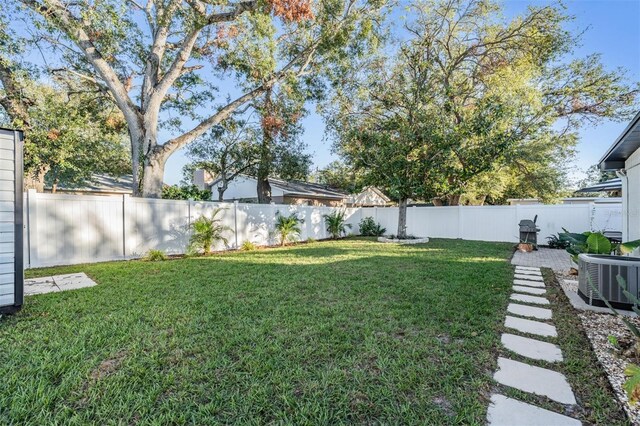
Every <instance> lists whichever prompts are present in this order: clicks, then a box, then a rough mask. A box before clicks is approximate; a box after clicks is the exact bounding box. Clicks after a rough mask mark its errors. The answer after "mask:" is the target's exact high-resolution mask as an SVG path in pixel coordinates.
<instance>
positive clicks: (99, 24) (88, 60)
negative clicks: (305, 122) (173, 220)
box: [11, 0, 384, 197]
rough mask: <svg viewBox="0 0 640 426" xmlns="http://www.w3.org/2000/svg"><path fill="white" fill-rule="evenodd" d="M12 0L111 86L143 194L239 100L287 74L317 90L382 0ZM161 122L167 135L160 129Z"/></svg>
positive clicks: (61, 49) (69, 67) (157, 188)
mask: <svg viewBox="0 0 640 426" xmlns="http://www.w3.org/2000/svg"><path fill="white" fill-rule="evenodd" d="M14 2H17V3H20V4H22V5H24V6H26V7H27V8H28V10H30V11H31V13H30V14H29V18H31V21H32V23H33V25H32V29H33V31H35V32H38V33H39V34H38V35H39V38H38V40H39V41H40V42H41V44H43V45H48V46H44V48H50V49H52V52H57V53H59V55H58V58H59V63H60V67H61V68H63V69H64V72H65V73H67V74H75V75H81V76H82V78H83V79H84V80H85V81H87V82H92V83H93V84H94V85H95V86H96V87H97V88H99V89H100V90H103V91H105V92H107V93H109V94H110V95H111V96H112V97H113V99H114V101H115V103H116V105H117V106H118V108H119V109H120V110H121V112H122V114H123V115H124V117H125V120H126V123H127V125H128V131H129V139H130V142H131V152H132V153H133V155H132V157H131V159H132V164H131V169H132V173H133V176H134V182H136V187H135V188H134V193H135V194H140V195H143V196H150V197H159V196H160V195H161V189H162V178H163V173H164V166H165V163H166V161H167V159H168V158H169V156H170V155H172V154H173V153H174V152H176V151H177V150H178V149H180V148H182V147H184V146H186V145H188V144H190V143H192V142H193V141H195V140H196V139H198V138H199V137H200V136H202V135H203V134H205V133H206V132H207V131H209V130H210V129H211V128H212V127H214V126H216V125H218V124H220V123H221V122H223V121H224V120H226V119H227V118H229V117H230V116H231V114H232V113H233V112H235V111H238V109H239V108H241V107H242V106H244V105H246V104H247V103H249V102H251V101H253V100H256V99H258V98H259V97H261V96H263V95H264V94H265V93H266V92H267V91H270V90H273V89H274V88H275V87H276V86H278V85H279V84H280V83H282V82H286V83H287V84H288V85H289V86H292V85H296V84H300V85H303V86H305V87H309V88H310V90H312V91H319V90H321V88H322V84H321V81H322V80H323V79H326V78H327V76H329V74H328V72H327V71H326V70H327V69H328V68H330V67H331V64H340V63H341V62H344V61H345V60H346V58H347V57H349V56H353V55H358V54H363V53H364V52H363V51H362V48H361V46H362V45H363V44H365V43H367V42H368V40H369V39H370V38H371V37H372V35H373V33H374V31H373V26H372V23H373V22H374V20H376V19H378V17H379V15H380V9H381V7H382V6H383V5H384V2H382V1H381V0H347V1H344V2H343V1H340V2H338V1H335V0H318V1H313V2H311V1H307V0H238V1H230V2H209V1H203V0H188V1H180V0H146V1H141V2H137V1H134V0H11V3H14ZM17 13H20V14H21V15H22V14H23V12H22V11H19V12H17ZM220 76H221V77H223V78H224V79H226V80H225V83H229V84H225V86H227V87H230V88H232V90H230V92H231V93H237V92H238V91H240V93H241V94H240V95H239V96H238V97H235V98H228V93H221V92H220V91H219V90H218V89H217V88H216V87H213V84H212V83H213V81H214V80H213V79H214V78H215V77H220ZM234 82H237V83H238V84H234ZM234 86H235V87H234ZM305 93H306V92H305ZM305 96H306V95H305ZM203 106H204V107H203ZM160 129H163V130H165V133H163V135H164V134H166V135H167V136H166V138H160V136H159V130H160Z"/></svg>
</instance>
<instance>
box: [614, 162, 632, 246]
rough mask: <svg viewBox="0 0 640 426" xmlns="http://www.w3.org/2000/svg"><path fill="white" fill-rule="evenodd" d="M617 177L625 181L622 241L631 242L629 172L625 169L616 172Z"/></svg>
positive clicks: (623, 188)
mask: <svg viewBox="0 0 640 426" xmlns="http://www.w3.org/2000/svg"><path fill="white" fill-rule="evenodd" d="M616 176H618V177H619V178H620V179H622V180H623V181H624V184H623V185H622V198H623V200H624V201H623V206H622V207H623V209H624V210H626V211H623V214H624V216H625V219H626V220H625V222H626V223H625V224H624V229H623V231H624V232H623V233H622V241H628V240H629V178H628V177H627V171H626V170H625V169H620V170H616Z"/></svg>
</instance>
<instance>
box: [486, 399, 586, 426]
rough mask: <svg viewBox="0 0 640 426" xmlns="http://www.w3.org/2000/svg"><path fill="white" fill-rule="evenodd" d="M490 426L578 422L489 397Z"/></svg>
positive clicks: (565, 425)
mask: <svg viewBox="0 0 640 426" xmlns="http://www.w3.org/2000/svg"><path fill="white" fill-rule="evenodd" d="M487 423H488V424H489V425H490V426H513V425H519V426H579V425H582V423H581V422H580V421H579V420H576V419H572V418H571V417H567V416H564V415H562V414H558V413H554V412H553V411H549V410H545V409H544V408H540V407H536V406H535V405H531V404H527V403H524V402H521V401H518V400H517V399H513V398H507V397H506V396H504V395H500V394H494V395H491V404H489V410H488V411H487Z"/></svg>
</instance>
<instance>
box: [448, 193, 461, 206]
mask: <svg viewBox="0 0 640 426" xmlns="http://www.w3.org/2000/svg"><path fill="white" fill-rule="evenodd" d="M447 204H448V205H450V206H458V205H460V194H449V195H447Z"/></svg>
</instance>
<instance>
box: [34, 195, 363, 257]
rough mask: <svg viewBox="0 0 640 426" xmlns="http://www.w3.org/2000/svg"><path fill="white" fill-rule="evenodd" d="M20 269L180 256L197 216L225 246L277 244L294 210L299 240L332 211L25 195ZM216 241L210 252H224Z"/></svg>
mask: <svg viewBox="0 0 640 426" xmlns="http://www.w3.org/2000/svg"><path fill="white" fill-rule="evenodd" d="M24 202H25V206H24V212H25V238H24V241H25V245H24V247H25V251H24V260H25V265H27V267H30V268H37V267H42V266H52V265H69V264H77V263H89V262H100V261H107V260H122V259H134V258H138V257H142V256H144V255H145V253H146V252H147V251H149V250H150V249H159V250H163V251H164V252H166V253H169V254H180V253H185V251H186V248H187V245H188V242H189V236H190V224H191V222H193V221H194V220H196V219H197V218H198V217H200V216H202V215H211V213H212V212H213V210H214V209H215V208H217V207H222V208H223V209H224V210H223V211H222V212H221V213H219V215H218V217H219V218H221V219H222V224H223V225H225V226H227V227H228V228H229V230H228V231H227V232H226V235H225V237H226V238H227V240H228V246H227V247H228V248H238V247H240V246H241V245H242V243H244V242H245V241H251V242H252V243H254V244H256V245H273V244H277V243H278V241H277V237H276V236H275V235H274V233H273V230H274V222H275V217H276V212H278V211H279V212H280V213H282V214H285V215H288V214H290V213H291V212H297V213H298V216H299V217H300V218H302V219H304V223H303V224H302V225H301V228H302V234H301V235H300V239H301V240H306V239H307V238H315V239H322V238H328V237H329V235H328V234H327V231H326V229H325V226H324V219H323V217H322V215H324V214H327V213H330V212H331V211H333V210H335V209H334V208H331V207H308V206H291V205H274V204H271V205H265V204H240V203H214V202H198V201H181V200H155V199H144V198H134V197H130V196H128V195H124V196H113V197H108V196H90V195H67V194H46V193H45V194H42V193H36V192H35V191H29V192H28V193H27V194H26V196H25V201H24ZM346 213H347V217H348V223H351V224H353V226H354V229H355V230H357V229H358V226H357V224H358V222H359V220H360V218H359V216H357V215H356V216H357V217H356V216H354V214H355V213H357V209H346ZM223 248H225V247H224V244H222V243H221V244H220V245H219V246H218V247H216V249H223Z"/></svg>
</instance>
